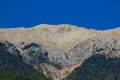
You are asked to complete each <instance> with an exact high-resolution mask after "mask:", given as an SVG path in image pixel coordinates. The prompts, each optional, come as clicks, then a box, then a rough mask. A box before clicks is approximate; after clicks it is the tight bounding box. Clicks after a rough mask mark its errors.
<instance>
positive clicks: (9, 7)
mask: <svg viewBox="0 0 120 80" xmlns="http://www.w3.org/2000/svg"><path fill="white" fill-rule="evenodd" d="M38 24H72V25H77V26H84V27H87V28H94V29H101V30H102V29H111V28H116V27H120V0H0V27H2V28H3V27H12V28H13V27H32V26H35V25H38Z"/></svg>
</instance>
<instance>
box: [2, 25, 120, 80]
mask: <svg viewBox="0 0 120 80" xmlns="http://www.w3.org/2000/svg"><path fill="white" fill-rule="evenodd" d="M6 41H7V43H6ZM0 42H1V43H2V44H3V43H4V46H6V47H4V46H3V45H0V46H1V47H2V48H5V50H7V51H8V52H10V53H11V54H14V55H16V56H20V57H21V59H22V60H23V61H24V62H25V63H26V64H29V65H31V66H32V67H34V68H35V69H36V70H37V71H39V72H42V73H43V74H44V75H46V77H50V78H52V79H53V80H61V79H63V78H65V77H67V76H68V75H70V74H71V72H72V71H73V70H74V69H75V68H77V67H80V66H81V65H82V64H83V63H84V62H85V60H86V59H89V57H91V56H94V55H98V54H99V55H105V57H106V58H120V28H116V29H111V30H104V31H101V30H94V29H87V28H83V27H77V26H74V25H68V24H61V25H47V24H42V25H38V26H35V27H32V28H15V29H14V28H13V29H0ZM8 44H11V45H9V47H8ZM13 47H14V48H13ZM16 51H18V52H19V55H18V54H17V53H16ZM0 53H1V52H0ZM95 59H96V58H95ZM111 75H112V74H111ZM106 77H108V76H106ZM66 79H68V78H66ZM105 79H107V78H105ZM68 80H69V79H68ZM70 80H71V79H70Z"/></svg>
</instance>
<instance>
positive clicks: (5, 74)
mask: <svg viewBox="0 0 120 80" xmlns="http://www.w3.org/2000/svg"><path fill="white" fill-rule="evenodd" d="M0 80H49V79H47V78H46V77H45V76H44V75H43V74H41V73H39V72H24V71H2V72H0Z"/></svg>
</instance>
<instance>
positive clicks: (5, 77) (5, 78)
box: [0, 41, 48, 80]
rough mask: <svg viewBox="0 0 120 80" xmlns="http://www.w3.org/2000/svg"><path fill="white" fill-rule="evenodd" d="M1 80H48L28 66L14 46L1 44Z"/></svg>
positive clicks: (6, 43)
mask: <svg viewBox="0 0 120 80" xmlns="http://www.w3.org/2000/svg"><path fill="white" fill-rule="evenodd" d="M0 80H48V79H47V78H46V77H45V76H44V75H43V74H42V73H38V72H37V71H36V70H35V69H34V68H33V67H32V66H30V65H28V64H26V63H25V62H24V61H23V60H22V56H20V52H19V51H18V50H17V49H16V47H15V46H14V45H12V44H11V43H9V42H7V41H5V42H3V41H2V42H0Z"/></svg>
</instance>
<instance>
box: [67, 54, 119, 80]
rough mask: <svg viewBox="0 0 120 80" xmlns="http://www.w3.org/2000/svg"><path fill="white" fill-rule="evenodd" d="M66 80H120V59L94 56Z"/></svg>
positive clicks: (99, 55)
mask: <svg viewBox="0 0 120 80" xmlns="http://www.w3.org/2000/svg"><path fill="white" fill-rule="evenodd" d="M65 80H120V59H119V58H107V57H106V56H105V55H101V54H96V55H93V56H91V57H89V58H88V59H86V60H85V61H84V63H83V64H82V65H81V66H80V67H78V68H76V69H75V70H74V71H73V72H72V73H71V74H70V75H69V76H68V77H67V78H66V79H65Z"/></svg>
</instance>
